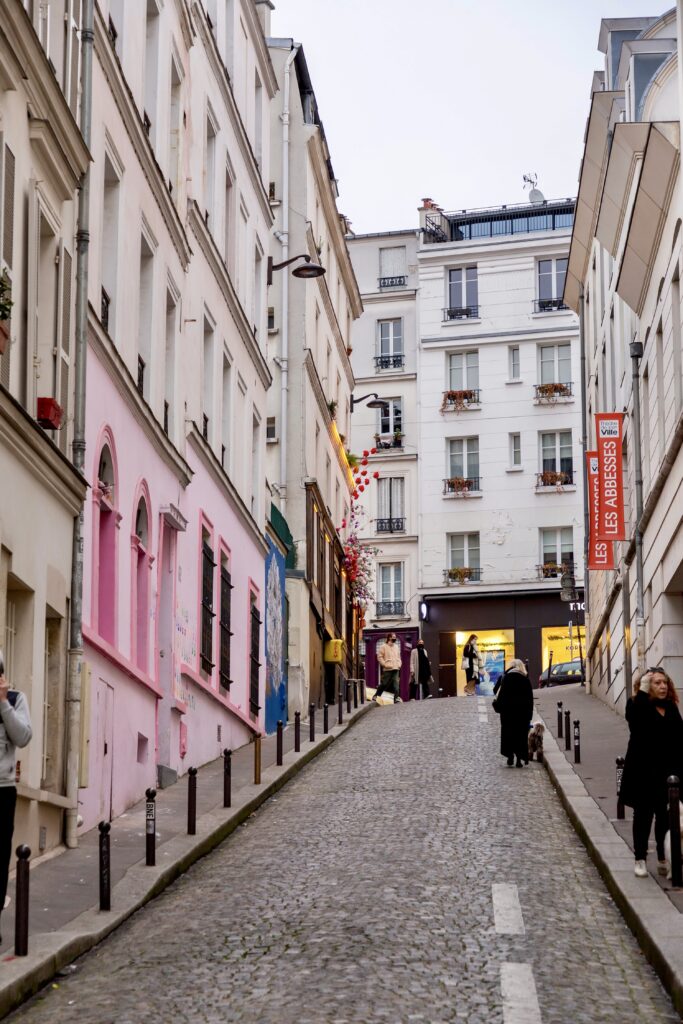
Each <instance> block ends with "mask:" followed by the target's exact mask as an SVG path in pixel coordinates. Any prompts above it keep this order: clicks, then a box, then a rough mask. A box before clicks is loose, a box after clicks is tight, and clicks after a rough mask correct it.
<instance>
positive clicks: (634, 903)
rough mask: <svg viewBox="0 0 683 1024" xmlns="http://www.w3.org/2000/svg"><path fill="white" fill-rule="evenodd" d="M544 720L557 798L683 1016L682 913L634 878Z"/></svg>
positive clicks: (622, 849) (651, 885) (617, 840)
mask: <svg viewBox="0 0 683 1024" xmlns="http://www.w3.org/2000/svg"><path fill="white" fill-rule="evenodd" d="M539 717H540V715H539ZM545 725H546V730H545V735H544V737H543V739H544V747H545V749H544V758H543V760H544V763H545V766H546V769H547V771H548V774H549V776H550V779H551V782H552V783H553V786H554V787H555V789H556V791H557V794H558V796H559V798H560V801H561V803H562V805H563V806H564V809H565V811H566V812H567V815H568V816H569V819H570V821H571V822H572V825H573V826H574V828H575V829H576V832H577V833H578V835H579V838H580V839H581V841H582V842H583V844H584V846H585V847H586V849H587V850H588V853H589V855H590V857H591V859H592V861H593V863H594V864H595V866H596V867H597V869H598V871H599V872H600V874H601V876H602V878H603V880H604V882H605V884H606V885H607V888H608V889H609V892H610V894H611V895H612V897H613V899H614V902H615V903H616V905H617V906H618V907H619V910H620V911H621V914H622V916H623V917H624V920H625V921H626V923H627V924H628V926H629V928H630V929H631V931H632V932H633V934H634V935H635V937H636V939H637V940H638V942H639V944H640V947H641V949H642V950H643V953H644V954H645V956H646V957H647V959H648V960H649V961H650V963H651V964H652V966H653V967H654V969H655V970H656V972H657V974H658V975H659V977H660V979H661V981H662V984H663V985H664V987H665V989H666V990H667V992H668V993H669V995H670V996H671V999H672V1001H673V1004H674V1006H675V1007H676V1010H677V1011H678V1013H680V1014H682V1015H683V914H681V913H679V911H678V910H677V909H676V907H675V906H674V905H673V903H672V902H671V901H670V900H669V898H668V897H667V895H666V893H665V892H664V891H663V890H662V889H661V888H660V887H659V886H658V885H657V883H656V882H655V880H654V879H653V878H651V877H649V876H648V878H636V877H635V875H634V874H633V852H632V851H631V850H630V849H629V847H628V846H627V844H626V843H625V842H624V840H623V839H622V838H621V836H620V835H619V834H618V832H617V831H616V829H615V828H614V827H613V826H612V824H611V822H610V821H609V819H608V818H607V817H606V816H605V814H604V813H603V811H602V810H601V809H600V807H599V806H598V805H597V803H596V802H595V801H594V800H593V798H592V797H591V796H589V794H588V791H587V790H586V787H585V786H584V784H583V782H582V781H581V779H580V778H579V776H578V775H577V774H576V773H575V771H574V769H573V768H572V766H571V765H570V764H569V762H568V761H567V759H566V757H565V756H564V754H563V753H562V751H561V750H560V749H559V747H558V745H557V743H556V742H555V738H554V736H552V735H551V732H550V729H549V727H548V725H547V723H545Z"/></svg>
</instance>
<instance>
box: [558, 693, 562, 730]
mask: <svg viewBox="0 0 683 1024" xmlns="http://www.w3.org/2000/svg"><path fill="white" fill-rule="evenodd" d="M557 738H558V740H561V739H562V701H561V700H558V702H557Z"/></svg>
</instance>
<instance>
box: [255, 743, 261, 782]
mask: <svg viewBox="0 0 683 1024" xmlns="http://www.w3.org/2000/svg"><path fill="white" fill-rule="evenodd" d="M254 785H255V786H260V785H261V737H260V736H254Z"/></svg>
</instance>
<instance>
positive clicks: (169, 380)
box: [163, 288, 178, 437]
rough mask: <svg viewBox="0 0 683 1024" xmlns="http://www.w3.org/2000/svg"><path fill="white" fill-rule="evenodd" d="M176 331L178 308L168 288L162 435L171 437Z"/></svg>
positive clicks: (173, 406)
mask: <svg viewBox="0 0 683 1024" xmlns="http://www.w3.org/2000/svg"><path fill="white" fill-rule="evenodd" d="M177 329H178V306H177V303H176V297H175V295H174V293H173V292H172V291H171V289H170V288H167V289H166V351H165V358H164V410H163V428H164V433H165V434H168V435H169V437H173V416H174V412H175V339H176V331H177Z"/></svg>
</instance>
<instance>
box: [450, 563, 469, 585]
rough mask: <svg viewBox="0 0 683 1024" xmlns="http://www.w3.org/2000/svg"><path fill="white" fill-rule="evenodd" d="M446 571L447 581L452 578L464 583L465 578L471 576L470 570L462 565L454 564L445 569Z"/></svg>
mask: <svg viewBox="0 0 683 1024" xmlns="http://www.w3.org/2000/svg"><path fill="white" fill-rule="evenodd" d="M446 573H447V576H448V581H449V582H450V581H451V580H452V581H454V582H456V583H465V581H466V580H469V579H471V578H472V570H471V569H470V568H468V567H467V566H464V565H455V566H453V567H452V568H450V569H447V570H446Z"/></svg>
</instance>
